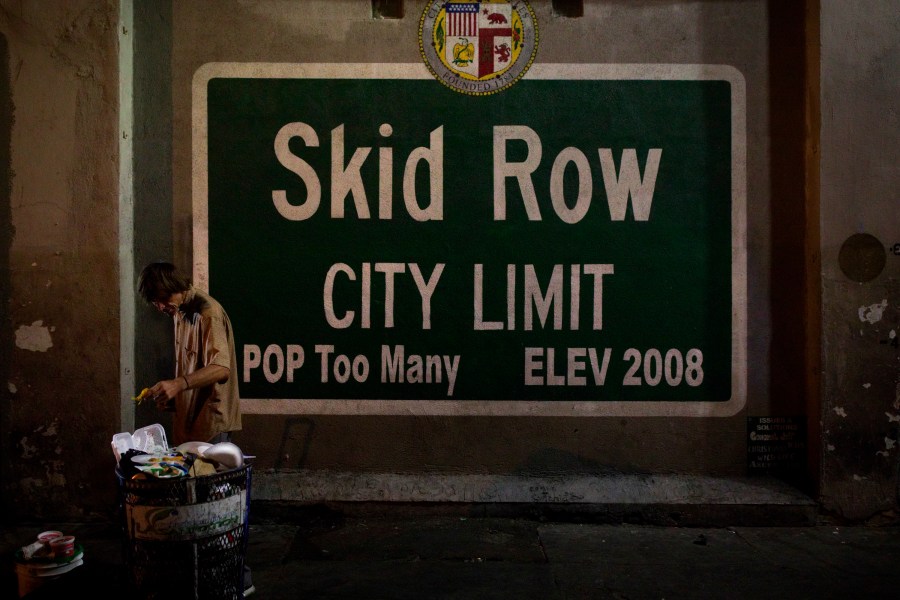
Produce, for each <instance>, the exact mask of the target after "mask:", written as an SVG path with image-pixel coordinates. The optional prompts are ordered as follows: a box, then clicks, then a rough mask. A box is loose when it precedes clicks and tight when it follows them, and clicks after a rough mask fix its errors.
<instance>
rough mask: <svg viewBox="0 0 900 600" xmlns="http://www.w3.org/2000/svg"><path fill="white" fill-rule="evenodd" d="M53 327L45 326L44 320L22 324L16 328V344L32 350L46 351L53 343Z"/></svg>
mask: <svg viewBox="0 0 900 600" xmlns="http://www.w3.org/2000/svg"><path fill="white" fill-rule="evenodd" d="M51 330H52V328H51V327H45V326H44V321H42V320H41V321H34V322H33V323H32V324H31V325H22V326H20V327H19V328H18V329H16V346H18V347H19V348H22V349H23V350H31V351H32V352H46V351H47V349H48V348H50V347H51V346H52V345H53V340H52V339H51V338H50V331H51Z"/></svg>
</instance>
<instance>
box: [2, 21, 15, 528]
mask: <svg viewBox="0 0 900 600" xmlns="http://www.w3.org/2000/svg"><path fill="white" fill-rule="evenodd" d="M12 125H13V105H12V90H11V88H10V82H9V45H8V44H7V41H6V36H5V35H2V34H0V194H2V195H3V201H2V202H0V267H2V268H0V306H2V307H4V310H3V311H2V314H3V318H2V319H0V382H2V390H0V401H2V405H0V439H3V440H8V439H10V437H9V429H10V415H9V413H10V404H11V402H12V397H13V394H15V388H14V384H13V382H12V369H11V365H12V362H13V361H12V358H13V356H12V354H13V330H12V322H11V321H10V318H9V315H10V312H9V310H7V308H8V307H9V306H10V301H11V299H12V277H11V273H12V269H11V266H10V249H11V248H12V239H13V234H14V233H15V232H14V230H13V224H12V152H11V143H12ZM4 456H9V452H8V449H7V453H5V454H4ZM9 478H10V469H9V463H8V462H7V461H0V486H2V488H0V489H4V490H5V489H6V487H7V482H8V481H9ZM0 497H2V498H3V504H2V506H0V509H2V511H3V513H4V514H7V513H8V512H9V509H10V507H8V506H7V505H6V503H7V502H8V500H7V499H8V498H9V494H0Z"/></svg>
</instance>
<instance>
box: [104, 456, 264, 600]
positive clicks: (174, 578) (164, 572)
mask: <svg viewBox="0 0 900 600" xmlns="http://www.w3.org/2000/svg"><path fill="white" fill-rule="evenodd" d="M251 475H252V466H251V465H249V464H245V465H243V466H242V467H240V468H237V469H232V470H229V471H223V472H220V473H216V474H214V475H205V476H202V477H189V476H185V477H172V478H152V477H151V478H147V479H130V478H127V477H125V476H123V474H122V471H121V469H119V468H118V467H117V468H116V477H117V479H118V482H119V509H120V511H119V512H120V516H121V519H122V527H123V533H124V535H123V559H124V560H123V562H124V564H125V567H126V568H127V569H128V570H129V571H130V574H129V575H130V576H129V578H128V579H129V580H130V584H131V585H132V587H133V592H134V593H135V595H136V596H138V597H139V598H146V599H148V600H150V599H155V598H166V599H167V600H169V599H171V598H195V599H200V598H202V599H204V600H206V599H218V598H222V599H232V598H242V597H243V592H244V581H243V570H244V557H245V555H246V551H247V540H248V534H249V514H250V489H251Z"/></svg>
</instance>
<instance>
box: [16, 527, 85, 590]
mask: <svg viewBox="0 0 900 600" xmlns="http://www.w3.org/2000/svg"><path fill="white" fill-rule="evenodd" d="M82 564H84V548H82V547H81V544H77V543H75V536H73V535H65V534H63V532H62V531H55V530H54V531H43V532H41V533H39V534H38V535H37V539H36V540H35V541H34V542H32V543H30V544H28V545H26V546H22V547H21V548H19V549H18V550H16V575H17V576H18V580H19V597H20V598H24V597H25V596H27V595H28V594H30V593H32V592H35V591H36V590H37V589H38V588H40V587H42V586H43V584H44V583H45V582H48V581H53V580H55V579H57V578H59V576H61V575H63V574H64V573H68V572H69V571H71V570H72V569H75V568H77V567H80V566H81V565H82Z"/></svg>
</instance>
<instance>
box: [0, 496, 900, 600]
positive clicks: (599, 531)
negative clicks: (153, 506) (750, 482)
mask: <svg viewBox="0 0 900 600" xmlns="http://www.w3.org/2000/svg"><path fill="white" fill-rule="evenodd" d="M408 508H409V507H397V508H396V509H389V510H385V511H381V512H380V513H377V514H370V515H367V514H360V513H347V512H344V511H341V510H334V509H328V508H324V507H318V508H316V507H312V508H311V509H310V510H307V511H301V512H300V513H296V512H294V513H292V514H290V515H288V516H289V517H290V518H280V517H279V515H278V512H277V511H274V512H273V511H259V512H261V513H262V515H261V516H258V517H254V516H253V515H252V511H251V519H250V537H249V546H248V549H247V555H246V558H247V563H248V564H249V565H250V566H251V568H252V570H253V582H254V584H255V587H256V590H257V591H256V593H255V594H254V596H253V597H254V598H259V599H260V600H264V599H282V598H285V599H288V598H289V599H292V600H293V599H352V600H370V599H397V600H406V599H409V600H426V599H460V600H463V599H464V600H482V599H484V600H489V599H513V598H515V599H517V600H532V599H534V600H556V599H560V600H561V599H576V598H577V599H594V598H613V599H631V600H635V599H643V598H647V599H651V598H652V599H660V598H667V599H672V598H728V599H743V598H748V599H750V598H753V599H755V598H760V599H766V600H769V599H780V598H784V599H792V600H793V599H798V598H810V599H827V598H842V599H843V598H867V599H871V598H892V599H893V598H898V597H900V525H898V524H897V523H892V522H889V523H887V524H885V525H883V526H878V527H875V526H866V525H853V526H843V525H835V524H828V523H826V522H820V523H818V524H813V525H806V526H790V527H784V526H775V527H757V526H752V527H748V526H739V527H712V528H709V527H672V526H654V525H637V524H625V523H623V524H607V523H596V522H595V523H590V522H565V521H564V520H561V519H554V520H548V519H546V518H524V517H521V516H508V517H498V516H461V515H459V514H448V513H447V512H443V513H442V512H441V511H435V512H433V513H431V514H429V513H427V512H425V513H423V512H418V513H416V512H415V511H409V510H408ZM404 509H406V510H404ZM298 515H300V516H298ZM282 516H285V515H282ZM47 529H58V530H60V531H63V532H65V533H67V534H72V535H75V536H76V538H77V540H78V541H79V543H80V544H81V545H82V546H83V548H84V564H83V565H82V566H80V567H78V568H76V569H74V570H72V571H70V572H69V573H66V574H64V575H61V576H59V578H58V579H56V580H54V581H49V582H47V583H45V584H43V585H41V586H40V588H39V589H37V590H36V591H35V592H33V593H31V594H29V595H28V596H27V597H28V598H51V597H52V598H55V599H56V600H58V599H59V598H61V597H80V598H115V599H117V600H120V599H123V598H126V599H127V598H137V596H136V595H134V594H129V591H128V586H127V581H128V575H129V571H128V568H127V566H126V565H125V564H123V560H122V543H123V539H122V537H121V532H120V529H119V528H118V526H117V524H116V523H114V522H111V521H110V522H100V523H38V524H17V525H15V526H3V527H2V529H0V533H2V535H0V550H2V555H0V556H2V565H3V578H2V587H0V597H2V598H15V597H17V595H18V584H17V577H16V573H15V569H14V552H15V550H16V549H17V548H19V547H21V546H22V545H25V544H27V543H30V542H31V541H32V540H33V539H34V538H35V535H36V534H37V533H39V532H41V531H44V530H47ZM161 576H164V574H161ZM62 594H65V595H64V596H63V595H62Z"/></svg>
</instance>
